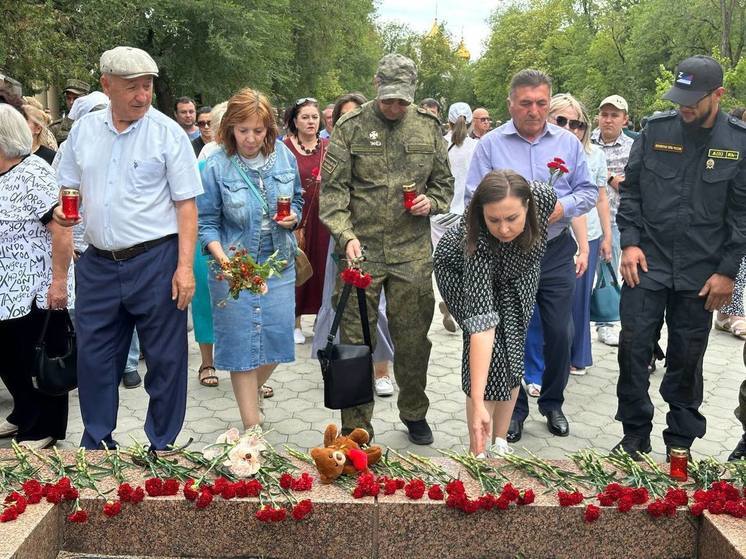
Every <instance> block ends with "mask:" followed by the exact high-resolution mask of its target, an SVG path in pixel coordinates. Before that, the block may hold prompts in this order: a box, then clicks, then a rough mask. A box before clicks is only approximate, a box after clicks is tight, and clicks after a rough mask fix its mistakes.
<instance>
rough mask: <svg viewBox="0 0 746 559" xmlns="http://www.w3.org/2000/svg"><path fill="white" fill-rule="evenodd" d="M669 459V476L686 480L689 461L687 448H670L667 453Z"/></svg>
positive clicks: (678, 479) (677, 479)
mask: <svg viewBox="0 0 746 559" xmlns="http://www.w3.org/2000/svg"><path fill="white" fill-rule="evenodd" d="M668 456H669V458H670V460H671V472H670V475H671V478H673V479H675V480H676V481H686V480H687V477H688V476H687V466H688V463H689V449H687V448H671V450H670V451H669V453H668Z"/></svg>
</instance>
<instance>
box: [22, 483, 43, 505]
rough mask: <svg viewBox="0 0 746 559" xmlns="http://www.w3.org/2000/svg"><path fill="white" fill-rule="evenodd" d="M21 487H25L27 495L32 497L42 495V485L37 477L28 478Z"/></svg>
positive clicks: (24, 490)
mask: <svg viewBox="0 0 746 559" xmlns="http://www.w3.org/2000/svg"><path fill="white" fill-rule="evenodd" d="M21 487H22V488H23V492H24V493H25V494H26V496H27V497H30V496H31V495H41V493H42V485H41V483H39V482H38V481H37V480H35V479H28V480H26V481H24V482H23V484H22V485H21ZM37 502H38V501H37Z"/></svg>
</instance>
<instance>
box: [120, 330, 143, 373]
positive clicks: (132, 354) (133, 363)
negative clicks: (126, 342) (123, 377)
mask: <svg viewBox="0 0 746 559" xmlns="http://www.w3.org/2000/svg"><path fill="white" fill-rule="evenodd" d="M139 362H140V339H139V338H138V337H137V329H135V330H134V331H133V332H132V342H131V343H130V350H129V353H128V354H127V364H126V365H125V366H124V372H125V373H132V372H137V364H138V363H139Z"/></svg>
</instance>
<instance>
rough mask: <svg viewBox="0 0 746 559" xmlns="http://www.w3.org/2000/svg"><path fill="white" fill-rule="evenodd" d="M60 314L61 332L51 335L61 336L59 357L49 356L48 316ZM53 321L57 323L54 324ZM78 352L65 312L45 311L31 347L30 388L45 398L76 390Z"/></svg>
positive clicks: (71, 325) (73, 331) (72, 330)
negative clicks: (62, 314)
mask: <svg viewBox="0 0 746 559" xmlns="http://www.w3.org/2000/svg"><path fill="white" fill-rule="evenodd" d="M53 312H54V313H64V320H63V321H62V326H63V328H64V330H63V331H62V332H55V337H57V336H59V337H63V339H61V340H60V343H61V345H62V348H61V354H60V355H58V356H50V355H49V352H48V349H47V345H48V344H47V329H48V327H49V319H50V318H51V316H52V313H53ZM55 322H57V321H55ZM77 362H78V350H77V345H76V343H75V328H74V327H73V322H72V320H70V314H69V313H68V312H67V309H65V310H63V311H53V310H51V309H48V310H47V312H46V316H45V317H44V327H43V328H42V329H41V335H40V336H39V341H38V342H36V346H34V365H33V371H32V378H31V380H32V382H33V384H34V388H36V389H37V390H38V391H39V392H43V393H44V394H47V395H49V396H62V395H63V394H67V393H68V392H70V391H71V390H75V389H76V388H77V387H78V368H77Z"/></svg>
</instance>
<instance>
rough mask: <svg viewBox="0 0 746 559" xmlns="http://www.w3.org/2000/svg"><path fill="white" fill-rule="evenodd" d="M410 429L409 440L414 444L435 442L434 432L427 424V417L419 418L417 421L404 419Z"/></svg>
mask: <svg viewBox="0 0 746 559" xmlns="http://www.w3.org/2000/svg"><path fill="white" fill-rule="evenodd" d="M402 422H403V423H404V425H406V427H407V430H408V431H409V440H410V441H412V442H413V443H414V444H421V445H425V444H433V432H432V430H431V429H430V426H429V425H428V424H427V419H418V420H416V421H407V420H406V419H402Z"/></svg>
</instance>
